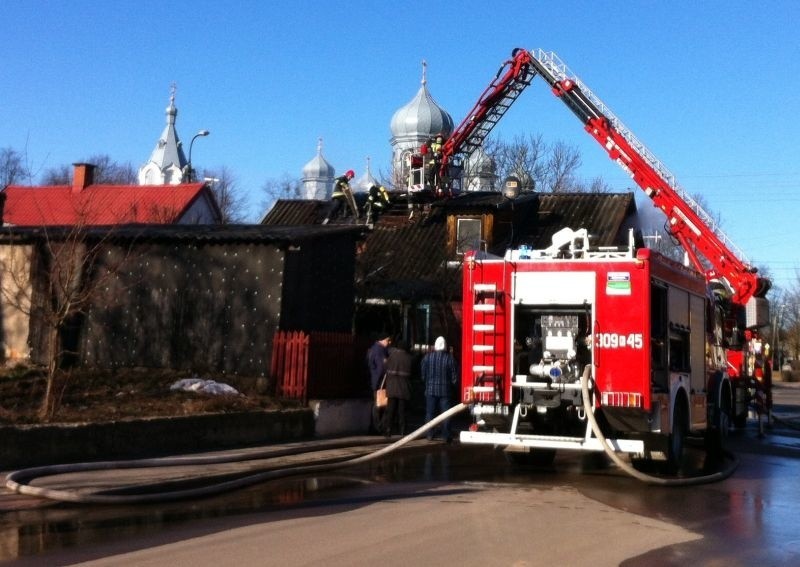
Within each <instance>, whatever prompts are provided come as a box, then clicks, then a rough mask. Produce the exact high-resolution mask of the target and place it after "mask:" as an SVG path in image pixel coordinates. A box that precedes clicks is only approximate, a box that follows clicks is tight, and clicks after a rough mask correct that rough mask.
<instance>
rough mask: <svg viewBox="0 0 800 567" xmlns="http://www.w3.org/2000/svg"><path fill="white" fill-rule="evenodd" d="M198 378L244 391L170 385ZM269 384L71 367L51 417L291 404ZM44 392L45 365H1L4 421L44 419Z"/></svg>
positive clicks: (65, 419) (83, 418)
mask: <svg viewBox="0 0 800 567" xmlns="http://www.w3.org/2000/svg"><path fill="white" fill-rule="evenodd" d="M193 377H194V378H201V379H203V380H214V381H216V382H219V383H223V384H227V385H228V386H231V387H233V388H235V389H236V390H238V392H240V395H235V394H234V395H212V394H202V393H196V392H185V391H173V390H171V389H170V387H171V386H172V385H173V384H175V383H176V382H177V381H178V380H180V379H183V378H193ZM269 389H270V388H269V384H268V383H267V382H266V381H265V379H263V378H262V379H257V378H244V377H238V376H200V375H197V376H195V375H192V374H191V373H188V372H175V371H164V370H153V369H120V370H116V371H109V372H96V371H93V372H89V371H85V370H72V371H70V372H68V373H64V374H62V375H60V376H59V378H58V380H57V384H56V392H57V395H56V398H57V410H56V413H55V416H54V417H53V418H52V419H51V420H50V422H51V423H86V422H103V421H115V420H119V419H124V418H133V417H136V418H143V417H164V416H182V415H197V414H202V413H220V412H235V411H247V410H257V409H276V408H281V407H291V406H292V403H291V402H284V403H281V402H279V401H277V400H276V399H275V398H274V396H272V395H270V393H271V392H270V391H269ZM44 392H45V378H44V372H43V371H42V369H37V368H29V367H16V368H4V369H2V370H0V425H8V424H30V423H41V422H42V421H41V420H40V419H39V417H38V410H39V408H40V407H41V404H42V400H43V397H44Z"/></svg>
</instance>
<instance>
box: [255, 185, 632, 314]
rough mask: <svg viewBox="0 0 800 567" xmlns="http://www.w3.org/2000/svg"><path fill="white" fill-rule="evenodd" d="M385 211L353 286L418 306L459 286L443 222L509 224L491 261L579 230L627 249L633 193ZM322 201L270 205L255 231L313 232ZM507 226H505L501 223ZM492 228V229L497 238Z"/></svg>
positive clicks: (477, 195)
mask: <svg viewBox="0 0 800 567" xmlns="http://www.w3.org/2000/svg"><path fill="white" fill-rule="evenodd" d="M393 197H394V198H393V204H392V205H391V207H390V209H389V210H388V211H387V212H386V213H384V214H383V215H381V216H380V217H379V218H378V219H377V221H376V222H375V223H374V224H373V226H372V228H371V229H369V230H367V232H366V233H365V235H364V243H363V246H362V248H361V250H360V253H359V264H360V268H361V269H360V274H359V276H358V277H359V278H360V280H361V281H359V282H358V283H359V285H361V286H364V287H365V288H366V290H367V297H381V298H385V299H408V300H410V299H420V298H436V297H440V296H441V288H442V283H443V281H445V280H447V281H449V280H450V279H452V278H456V279H458V278H459V275H458V274H459V271H458V270H456V269H453V268H448V267H447V262H448V260H459V257H457V256H454V255H452V254H451V255H449V256H448V251H447V241H448V234H447V225H448V223H447V218H448V217H449V216H462V215H463V216H475V215H497V216H498V217H500V216H505V218H507V219H508V218H510V219H513V221H511V230H510V231H509V236H508V237H503V238H495V239H489V240H494V241H495V242H496V246H495V248H494V249H492V250H490V251H491V252H493V253H496V254H502V253H503V252H504V251H505V248H506V247H507V246H509V245H511V246H518V245H520V244H527V245H529V246H531V247H532V248H546V247H547V246H549V245H550V244H551V238H552V236H553V234H555V233H556V232H557V231H559V230H561V229H562V228H565V227H569V228H572V229H576V230H577V229H579V228H586V229H587V230H588V231H589V234H590V236H591V242H592V244H593V245H595V246H614V245H622V244H625V243H627V229H628V228H629V227H632V226H633V225H634V222H635V218H636V204H635V201H634V197H633V193H544V194H541V193H525V194H522V195H520V196H519V197H518V198H516V199H514V200H512V199H509V198H507V197H505V196H504V195H502V194H501V193H498V192H474V193H465V194H463V195H460V196H458V197H454V198H452V199H448V200H444V201H437V202H434V203H432V204H431V205H430V207H429V211H427V212H426V213H425V214H422V213H420V212H419V211H416V212H415V214H414V216H411V215H410V210H409V208H408V205H407V203H406V202H405V200H400V198H398V196H397V195H393ZM327 210H328V202H327V201H319V200H308V199H306V200H297V199H291V200H278V201H277V202H276V203H275V205H274V206H273V207H272V209H271V210H270V211H269V212H268V213H267V214H266V215H265V217H264V219H263V220H262V223H264V224H267V225H271V226H282V225H283V226H285V225H290V226H291V225H308V224H311V225H314V224H321V223H322V221H323V219H324V218H325V215H326V212H327ZM364 222H365V221H364V218H363V215H362V218H361V219H359V220H358V221H354V220H353V219H352V218H345V219H343V220H339V221H334V222H333V223H332V224H329V225H327V226H326V227H325V228H327V229H334V227H337V226H339V227H341V226H356V225H357V224H358V225H361V226H364ZM506 224H508V223H506ZM498 228H499V227H498V226H497V223H496V224H495V229H496V230H498Z"/></svg>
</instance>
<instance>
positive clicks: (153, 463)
mask: <svg viewBox="0 0 800 567" xmlns="http://www.w3.org/2000/svg"><path fill="white" fill-rule="evenodd" d="M466 407H467V406H465V405H464V404H458V405H456V406H453V407H452V408H450V409H449V410H447V411H445V412H443V413H441V414H440V415H438V416H436V417H435V418H434V419H432V420H431V421H429V422H427V423H426V424H425V425H423V426H422V427H420V428H418V429H416V430H415V431H413V432H412V433H410V434H409V435H406V436H405V437H403V438H401V439H399V440H398V441H396V442H394V443H392V444H391V445H387V446H386V447H383V448H381V449H379V450H377V451H374V452H372V453H368V454H366V455H361V456H359V457H355V458H350V459H345V460H335V461H329V462H324V463H316V464H312V465H298V466H293V467H286V468H281V469H271V470H260V471H258V470H257V471H256V472H254V473H253V474H249V475H247V476H243V477H240V478H235V479H231V480H225V481H222V482H218V483H216V484H211V485H206V486H202V487H195V488H188V489H180V490H173V489H172V488H174V482H171V481H165V482H161V483H157V484H155V485H148V486H147V487H146V488H147V491H146V493H139V494H103V493H101V492H95V493H86V492H78V491H77V490H66V489H55V488H46V487H41V486H31V485H30V484H29V483H30V482H31V481H32V480H35V479H37V478H42V477H47V476H53V475H61V474H68V473H77V472H88V471H100V470H121V469H140V468H155V467H174V466H199V465H209V464H222V463H230V462H236V461H242V460H245V459H244V458H242V457H241V456H235V457H230V456H201V457H167V458H156V459H139V460H133V461H130V460H128V461H103V462H97V463H73V464H64V465H49V466H42V467H32V468H28V469H21V470H18V471H14V472H11V473H9V474H8V475H6V487H7V488H9V489H10V490H13V491H14V492H17V493H19V494H27V495H29V496H36V497H39V498H47V499H49V500H57V501H60V502H74V503H80V504H145V503H152V502H167V501H173V500H182V499H186V498H198V497H203V496H211V495H214V494H220V493H222V492H226V491H229V490H234V489H238V488H243V487H246V486H252V485H254V484H257V483H260V482H264V481H268V480H275V479H279V478H286V477H290V476H297V475H303V474H310V473H319V472H328V471H332V470H335V469H339V468H342V467H345V466H353V465H360V464H363V463H366V462H368V461H371V460H374V459H378V458H380V457H383V456H384V455H386V454H388V453H391V452H392V451H395V450H397V449H399V448H400V447H402V446H403V445H406V444H407V443H409V442H411V441H413V440H414V439H416V438H417V437H419V436H421V435H422V434H424V433H426V432H427V431H428V430H429V429H431V428H434V427H436V426H437V425H439V424H440V423H441V422H443V421H444V420H446V419H449V418H450V417H452V416H453V415H455V414H457V413H459V412H461V411H463V410H464V409H466ZM256 456H257V455H253V454H250V455H248V457H247V458H248V459H253V458H255V457H256ZM273 456H275V455H274V454H273ZM159 488H163V490H161V491H159Z"/></svg>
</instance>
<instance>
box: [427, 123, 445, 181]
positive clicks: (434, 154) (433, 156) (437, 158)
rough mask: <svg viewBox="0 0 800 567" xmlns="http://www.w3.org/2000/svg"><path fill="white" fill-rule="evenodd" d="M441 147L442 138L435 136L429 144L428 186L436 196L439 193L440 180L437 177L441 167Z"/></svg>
mask: <svg viewBox="0 0 800 567" xmlns="http://www.w3.org/2000/svg"><path fill="white" fill-rule="evenodd" d="M442 146H444V136H442V135H441V134H437V135H436V137H435V138H434V139H433V140H432V141H431V142H430V144H429V151H428V154H429V159H430V162H429V163H428V168H429V169H428V185H430V186H431V188H432V189H433V191H434V192H435V193H436V194H438V193H439V192H440V191H441V186H442V179H440V177H439V167H440V166H441V165H442Z"/></svg>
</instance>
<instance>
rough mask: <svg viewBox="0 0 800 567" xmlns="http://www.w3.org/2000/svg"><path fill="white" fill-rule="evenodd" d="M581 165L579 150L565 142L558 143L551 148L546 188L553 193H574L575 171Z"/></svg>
mask: <svg viewBox="0 0 800 567" xmlns="http://www.w3.org/2000/svg"><path fill="white" fill-rule="evenodd" d="M580 165H581V155H580V152H579V151H578V149H577V148H575V147H574V146H569V145H567V144H566V143H564V142H556V143H555V144H554V145H553V147H552V148H550V152H549V156H548V160H547V173H546V174H545V183H544V187H546V188H547V189H548V190H549V191H550V192H551V193H563V192H565V191H573V190H574V187H575V184H576V179H575V171H576V170H577V169H578V168H579V167H580Z"/></svg>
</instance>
